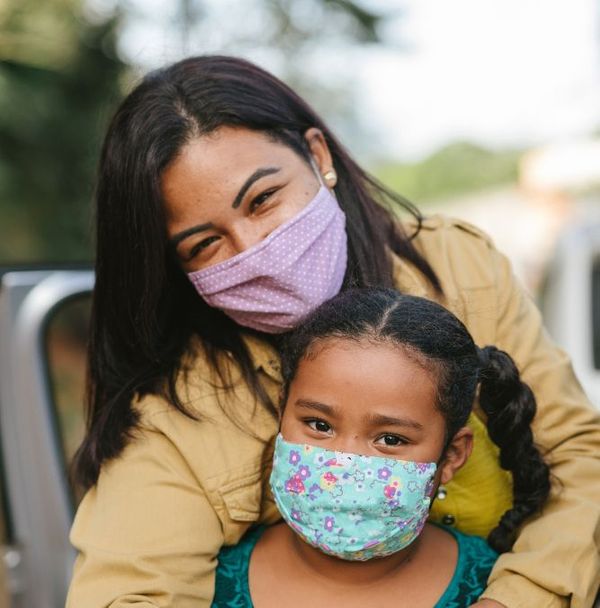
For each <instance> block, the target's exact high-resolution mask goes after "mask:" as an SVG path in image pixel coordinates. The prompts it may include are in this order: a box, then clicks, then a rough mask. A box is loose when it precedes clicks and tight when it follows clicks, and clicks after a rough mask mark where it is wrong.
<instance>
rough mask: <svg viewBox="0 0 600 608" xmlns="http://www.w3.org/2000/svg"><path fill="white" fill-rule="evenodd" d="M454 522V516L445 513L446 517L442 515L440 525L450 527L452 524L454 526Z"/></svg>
mask: <svg viewBox="0 0 600 608" xmlns="http://www.w3.org/2000/svg"><path fill="white" fill-rule="evenodd" d="M455 521H456V519H455V518H454V515H450V514H449V513H447V514H446V515H444V517H442V523H443V524H444V525H445V526H451V525H452V524H454V522H455Z"/></svg>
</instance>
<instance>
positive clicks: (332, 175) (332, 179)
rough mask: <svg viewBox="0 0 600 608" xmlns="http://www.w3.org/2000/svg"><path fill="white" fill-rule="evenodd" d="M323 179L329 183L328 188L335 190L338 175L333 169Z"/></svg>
mask: <svg viewBox="0 0 600 608" xmlns="http://www.w3.org/2000/svg"><path fill="white" fill-rule="evenodd" d="M323 179H324V180H325V181H326V182H327V185H328V186H330V187H331V188H333V187H334V186H335V184H336V182H337V173H336V172H335V171H334V170H333V169H330V170H329V171H327V172H326V173H324V174H323Z"/></svg>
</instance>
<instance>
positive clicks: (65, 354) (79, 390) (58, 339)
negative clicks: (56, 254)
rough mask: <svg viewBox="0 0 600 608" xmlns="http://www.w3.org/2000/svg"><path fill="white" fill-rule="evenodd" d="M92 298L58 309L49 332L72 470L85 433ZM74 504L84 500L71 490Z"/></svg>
mask: <svg viewBox="0 0 600 608" xmlns="http://www.w3.org/2000/svg"><path fill="white" fill-rule="evenodd" d="M90 308H91V298H90V296H89V294H86V295H79V296H77V297H73V298H69V299H67V300H65V301H63V302H61V303H60V305H59V306H58V307H57V308H55V309H54V311H53V312H52V314H51V316H50V318H49V319H48V323H47V326H46V332H45V349H46V360H47V365H48V376H49V380H50V383H49V384H50V391H51V393H52V402H53V404H54V407H55V409H56V417H55V418H56V423H57V433H58V437H59V440H60V445H61V447H62V454H63V457H64V465H65V468H66V470H67V472H68V471H69V468H70V466H71V463H72V460H73V456H74V454H75V451H76V450H77V448H78V446H79V444H80V443H81V440H82V438H83V432H84V393H85V373H86V346H87V338H88V330H89V321H90ZM71 490H72V493H73V498H74V502H75V503H77V502H78V500H79V498H80V496H79V495H78V493H77V491H76V490H75V488H74V487H73V486H71Z"/></svg>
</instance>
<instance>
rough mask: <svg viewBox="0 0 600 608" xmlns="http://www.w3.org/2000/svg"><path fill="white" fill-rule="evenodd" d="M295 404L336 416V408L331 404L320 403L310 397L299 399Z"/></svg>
mask: <svg viewBox="0 0 600 608" xmlns="http://www.w3.org/2000/svg"><path fill="white" fill-rule="evenodd" d="M294 405H296V406H298V407H301V408H305V409H307V410H316V411H317V412H321V413H322V414H326V415H327V416H331V417H332V418H336V417H337V414H336V408H335V407H333V406H331V405H326V404H325V403H320V402H319V401H312V400H310V399H297V400H296V402H295V403H294Z"/></svg>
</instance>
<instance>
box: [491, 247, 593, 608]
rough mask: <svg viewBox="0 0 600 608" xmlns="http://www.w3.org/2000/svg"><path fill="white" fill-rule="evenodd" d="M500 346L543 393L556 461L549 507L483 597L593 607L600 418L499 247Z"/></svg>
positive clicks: (542, 427)
mask: <svg viewBox="0 0 600 608" xmlns="http://www.w3.org/2000/svg"><path fill="white" fill-rule="evenodd" d="M490 252H491V256H492V264H493V266H494V268H495V269H496V285H497V308H496V316H497V332H496V346H498V347H499V348H501V349H503V350H506V351H507V352H508V353H510V354H511V356H512V357H513V358H514V359H515V361H516V363H517V365H518V367H519V369H520V370H521V375H522V379H523V380H524V381H525V382H527V383H528V384H529V385H530V386H531V388H532V389H533V392H534V394H535V397H536V400H537V406H538V410H537V415H536V418H535V420H534V424H533V431H534V436H535V440H536V443H537V444H538V445H539V446H540V448H541V450H542V452H543V453H544V455H545V458H546V460H547V462H548V463H549V465H550V468H551V474H552V477H553V479H552V485H553V490H552V494H551V498H550V499H549V501H548V502H547V504H546V506H545V507H544V509H543V512H542V513H541V514H540V515H539V516H537V517H535V518H533V519H531V520H530V521H528V522H527V523H526V525H525V526H524V527H523V528H522V530H521V532H520V534H519V537H518V539H517V541H516V543H515V545H514V548H513V551H512V552H511V553H506V554H503V555H502V556H501V557H500V558H499V559H498V562H497V563H496V566H495V567H494V569H493V571H492V573H491V576H490V579H489V582H488V588H487V589H486V591H485V593H484V594H483V597H484V598H489V599H494V600H496V601H498V602H500V603H502V604H504V605H506V606H507V607H508V608H531V607H532V606H535V607H536V608H559V607H564V606H572V607H573V608H590V607H591V606H592V605H593V601H594V597H595V594H596V592H597V589H598V585H599V583H600V421H599V417H598V412H597V410H595V409H594V408H593V407H592V405H591V403H590V402H589V401H588V399H587V397H586V396H585V394H584V393H583V391H582V389H581V387H580V385H579V382H578V380H577V378H576V377H575V375H574V373H573V370H572V368H571V364H570V361H569V358H568V357H567V356H566V354H565V353H564V352H563V351H561V350H560V349H559V348H557V347H556V346H555V345H554V344H553V343H552V341H551V340H550V339H549V337H548V335H547V334H546V332H545V330H544V328H543V326H542V320H541V316H540V313H539V311H538V310H537V308H536V306H535V305H534V304H533V303H532V302H531V301H530V299H529V297H528V296H527V295H526V294H525V293H524V291H523V290H522V288H521V287H520V285H519V284H518V282H517V281H516V280H515V279H514V277H513V275H512V271H511V268H510V264H509V263H508V261H507V260H506V258H504V256H502V255H501V254H499V253H498V252H497V251H496V250H495V249H493V247H492V248H491V249H490Z"/></svg>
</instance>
